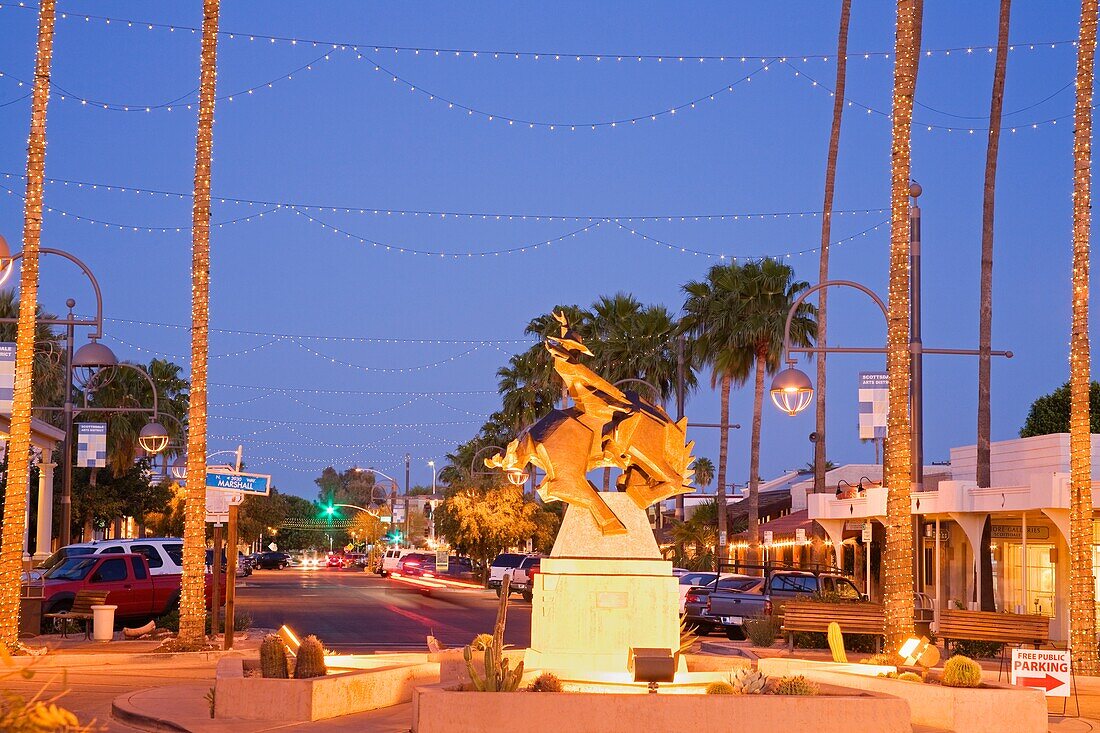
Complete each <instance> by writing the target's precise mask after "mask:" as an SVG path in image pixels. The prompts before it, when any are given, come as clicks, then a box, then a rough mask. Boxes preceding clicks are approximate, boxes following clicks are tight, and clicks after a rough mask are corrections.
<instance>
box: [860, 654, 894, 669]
mask: <svg viewBox="0 0 1100 733" xmlns="http://www.w3.org/2000/svg"><path fill="white" fill-rule="evenodd" d="M860 664H874V665H877V666H880V667H892V666H893V665H894V657H892V656H890V655H889V654H872V655H871V656H869V657H867V658H866V659H864V660H863V661H862V662H860Z"/></svg>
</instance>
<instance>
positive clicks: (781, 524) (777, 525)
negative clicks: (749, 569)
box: [732, 509, 814, 541]
mask: <svg viewBox="0 0 1100 733" xmlns="http://www.w3.org/2000/svg"><path fill="white" fill-rule="evenodd" d="M813 524H814V520H812V519H810V515H809V512H808V511H807V510H806V509H802V510H799V511H797V512H791V513H790V514H786V515H784V516H782V517H779V518H777V519H773V520H772V521H770V522H764V523H763V524H761V525H760V533H761V536H762V535H763V533H764V532H765V531H769V532H771V533H772V537H773V538H774V539H775V540H776V541H780V540H793V539H795V536H796V535H797V534H798V532H797V531H798V530H799V529H804V530H806V538H807V539H809V537H810V535H811V530H812V528H813ZM748 538H749V532H748V530H745V531H744V532H738V533H737V534H735V535H733V537H732V539H739V540H747V539H748Z"/></svg>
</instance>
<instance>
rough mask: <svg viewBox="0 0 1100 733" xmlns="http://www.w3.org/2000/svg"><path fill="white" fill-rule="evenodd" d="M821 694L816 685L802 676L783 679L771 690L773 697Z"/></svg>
mask: <svg viewBox="0 0 1100 733" xmlns="http://www.w3.org/2000/svg"><path fill="white" fill-rule="evenodd" d="M820 692H821V688H819V687H818V686H817V683H815V682H810V681H809V680H808V679H806V678H805V677H803V676H802V675H795V676H794V677H784V678H783V679H781V680H779V682H777V683H776V685H775V687H773V688H772V691H771V694H773V695H816V694H818V693H820Z"/></svg>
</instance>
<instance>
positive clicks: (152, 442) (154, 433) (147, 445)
mask: <svg viewBox="0 0 1100 733" xmlns="http://www.w3.org/2000/svg"><path fill="white" fill-rule="evenodd" d="M138 445H140V446H141V449H142V450H143V451H145V452H146V453H149V454H151V455H156V454H157V453H160V452H161V451H162V450H164V449H165V448H167V447H168V429H167V428H165V427H164V426H163V425H161V424H160V423H159V422H157V421H156V420H151V421H149V422H148V423H146V424H145V425H144V426H142V428H141V431H140V432H139V433H138Z"/></svg>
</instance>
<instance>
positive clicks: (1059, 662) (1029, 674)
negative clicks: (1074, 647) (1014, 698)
mask: <svg viewBox="0 0 1100 733" xmlns="http://www.w3.org/2000/svg"><path fill="white" fill-rule="evenodd" d="M1070 671H1071V667H1070V658H1069V650H1068V649H1018V648H1017V649H1013V650H1012V674H1011V675H1010V677H1009V682H1010V683H1011V684H1013V685H1021V686H1023V687H1036V688H1038V689H1040V690H1042V691H1043V693H1044V694H1045V695H1046V696H1047V697H1069V688H1070Z"/></svg>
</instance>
